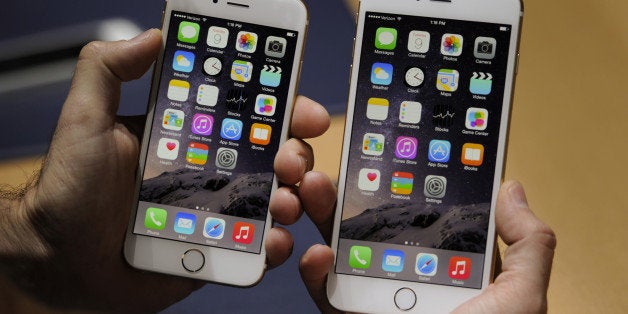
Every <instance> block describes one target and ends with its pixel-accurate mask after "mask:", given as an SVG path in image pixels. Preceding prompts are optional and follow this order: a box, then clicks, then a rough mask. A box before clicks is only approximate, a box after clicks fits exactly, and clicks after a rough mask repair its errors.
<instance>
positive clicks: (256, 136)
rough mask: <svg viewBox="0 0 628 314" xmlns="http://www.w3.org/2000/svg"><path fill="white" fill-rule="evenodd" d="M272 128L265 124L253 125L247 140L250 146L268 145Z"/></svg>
mask: <svg viewBox="0 0 628 314" xmlns="http://www.w3.org/2000/svg"><path fill="white" fill-rule="evenodd" d="M272 132H273V128H272V127H271V126H270V125H267V124H261V123H253V125H252V126H251V135H250V136H249V140H250V141H251V143H252V144H258V145H268V144H269V143H270V135H271V134H272Z"/></svg>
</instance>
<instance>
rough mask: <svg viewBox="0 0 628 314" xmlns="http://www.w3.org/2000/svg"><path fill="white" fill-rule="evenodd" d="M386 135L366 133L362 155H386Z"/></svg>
mask: <svg viewBox="0 0 628 314" xmlns="http://www.w3.org/2000/svg"><path fill="white" fill-rule="evenodd" d="M385 140H386V139H385V138H384V135H382V134H377V133H366V134H364V138H363V140H362V143H363V145H362V153H363V154H365V155H371V156H381V155H382V154H383V153H384V141H385Z"/></svg>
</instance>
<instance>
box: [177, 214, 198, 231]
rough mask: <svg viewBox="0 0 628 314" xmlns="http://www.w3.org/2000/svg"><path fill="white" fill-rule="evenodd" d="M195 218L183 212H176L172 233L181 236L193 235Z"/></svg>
mask: <svg viewBox="0 0 628 314" xmlns="http://www.w3.org/2000/svg"><path fill="white" fill-rule="evenodd" d="M194 227H196V216H194V215H192V214H188V213H184V212H178V213H177V215H176V216H175V217H174V231H175V232H176V233H181V234H192V233H194Z"/></svg>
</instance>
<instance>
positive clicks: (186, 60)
mask: <svg viewBox="0 0 628 314" xmlns="http://www.w3.org/2000/svg"><path fill="white" fill-rule="evenodd" d="M195 58H196V56H194V54H193V53H191V52H188V51H182V50H178V51H177V52H175V53H174V59H173V60H172V69H173V70H175V71H179V72H186V73H190V72H192V69H193V68H194V59H195Z"/></svg>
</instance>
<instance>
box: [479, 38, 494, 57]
mask: <svg viewBox="0 0 628 314" xmlns="http://www.w3.org/2000/svg"><path fill="white" fill-rule="evenodd" d="M496 49H497V40H495V38H492V37H478V38H476V39H475V46H474V48H473V55H474V56H475V57H476V58H478V59H493V58H495V50H496Z"/></svg>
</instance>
